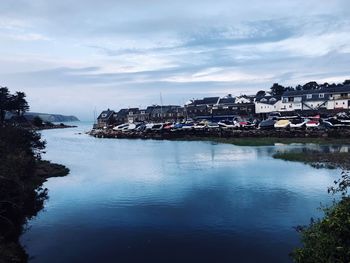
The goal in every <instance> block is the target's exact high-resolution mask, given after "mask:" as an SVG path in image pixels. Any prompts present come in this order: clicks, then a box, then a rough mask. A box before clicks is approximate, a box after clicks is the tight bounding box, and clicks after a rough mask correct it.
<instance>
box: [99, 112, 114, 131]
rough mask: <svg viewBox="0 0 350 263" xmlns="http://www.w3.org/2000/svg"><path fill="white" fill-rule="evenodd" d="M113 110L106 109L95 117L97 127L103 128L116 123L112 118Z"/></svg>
mask: <svg viewBox="0 0 350 263" xmlns="http://www.w3.org/2000/svg"><path fill="white" fill-rule="evenodd" d="M114 115H115V112H114V111H113V110H110V109H107V110H105V111H102V112H101V113H100V115H99V116H98V117H97V128H104V127H108V126H110V125H113V124H115V123H116V120H115V118H114Z"/></svg>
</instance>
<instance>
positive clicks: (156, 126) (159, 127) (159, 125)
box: [151, 123, 164, 131]
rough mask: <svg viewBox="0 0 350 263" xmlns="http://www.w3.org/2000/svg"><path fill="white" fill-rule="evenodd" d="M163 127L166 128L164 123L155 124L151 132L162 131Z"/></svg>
mask: <svg viewBox="0 0 350 263" xmlns="http://www.w3.org/2000/svg"><path fill="white" fill-rule="evenodd" d="M163 126H164V125H163V123H155V124H153V126H152V128H151V130H152V131H160V130H162V129H163Z"/></svg>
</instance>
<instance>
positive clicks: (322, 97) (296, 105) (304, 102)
mask: <svg viewBox="0 0 350 263" xmlns="http://www.w3.org/2000/svg"><path fill="white" fill-rule="evenodd" d="M349 109H350V85H344V86H338V87H330V88H322V89H317V90H294V91H286V92H284V93H283V94H282V96H263V97H260V98H256V99H255V112H256V114H260V115H263V114H268V113H271V112H281V113H289V112H304V111H315V112H319V113H325V112H336V111H342V110H349Z"/></svg>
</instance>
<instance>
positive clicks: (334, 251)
mask: <svg viewBox="0 0 350 263" xmlns="http://www.w3.org/2000/svg"><path fill="white" fill-rule="evenodd" d="M335 185H336V186H335V187H331V188H329V192H332V193H333V194H334V193H341V199H340V201H338V202H334V204H333V205H332V206H331V207H326V208H323V211H324V217H323V219H318V220H316V221H314V220H311V223H310V225H309V226H306V227H298V230H299V231H300V232H301V241H302V244H303V247H302V248H297V249H295V250H294V252H293V253H292V257H293V259H294V262H303V263H316V262H317V263H322V262H332V263H333V262H334V263H337V262H339V263H341V262H350V197H349V196H348V194H347V190H348V188H349V186H350V177H349V173H346V172H343V173H342V178H341V179H340V180H338V181H335Z"/></svg>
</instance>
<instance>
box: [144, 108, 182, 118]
mask: <svg viewBox="0 0 350 263" xmlns="http://www.w3.org/2000/svg"><path fill="white" fill-rule="evenodd" d="M146 113H147V114H149V121H152V122H176V121H179V120H182V119H184V118H185V116H184V108H183V107H181V106H178V105H164V106H160V105H153V106H149V107H147V109H146Z"/></svg>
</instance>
